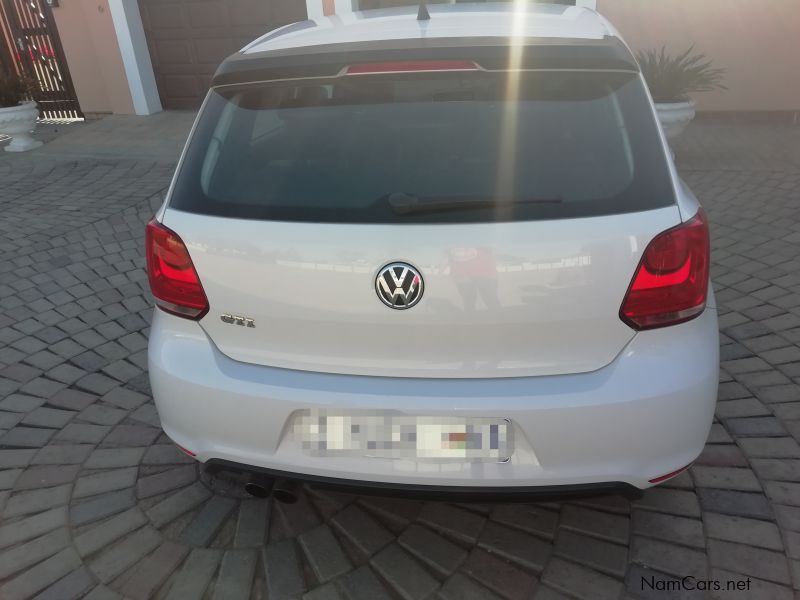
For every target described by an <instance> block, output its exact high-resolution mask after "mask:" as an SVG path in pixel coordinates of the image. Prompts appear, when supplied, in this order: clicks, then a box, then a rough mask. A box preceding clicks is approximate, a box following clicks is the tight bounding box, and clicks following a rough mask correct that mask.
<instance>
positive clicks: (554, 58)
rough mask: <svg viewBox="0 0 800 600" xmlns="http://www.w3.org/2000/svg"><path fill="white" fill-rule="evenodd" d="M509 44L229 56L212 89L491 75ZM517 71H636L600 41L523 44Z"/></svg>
mask: <svg viewBox="0 0 800 600" xmlns="http://www.w3.org/2000/svg"><path fill="white" fill-rule="evenodd" d="M511 50H512V46H511V45H509V38H496V37H478V38H434V39H425V40H421V39H419V38H411V39H402V40H378V41H373V42H357V43H347V44H323V45H319V46H305V47H301V48H289V49H285V50H271V51H268V52H255V53H247V54H242V53H239V54H234V55H233V56H231V57H229V58H227V59H226V60H225V61H224V62H223V63H222V64H221V65H220V67H219V69H217V72H216V74H215V75H214V79H213V83H212V85H214V86H218V85H231V84H240V83H249V82H254V81H269V80H275V79H292V78H304V77H335V76H336V75H338V74H339V73H340V72H341V70H342V69H343V68H344V67H346V66H348V65H351V64H357V63H359V62H381V61H391V60H423V59H432V58H433V59H466V60H475V61H476V62H478V63H479V64H480V65H481V66H482V67H484V68H486V69H490V70H496V69H505V68H508V65H509V60H510V54H511ZM519 68H522V69H598V70H599V69H617V70H628V71H638V70H639V67H638V65H637V63H636V60H635V59H634V57H633V55H632V54H631V53H630V51H629V50H628V48H627V47H626V46H625V45H624V44H622V42H620V40H619V39H618V38H613V37H606V38H603V39H602V40H585V39H561V38H559V39H549V38H528V39H526V40H525V46H524V49H523V51H522V56H521V60H520V63H519Z"/></svg>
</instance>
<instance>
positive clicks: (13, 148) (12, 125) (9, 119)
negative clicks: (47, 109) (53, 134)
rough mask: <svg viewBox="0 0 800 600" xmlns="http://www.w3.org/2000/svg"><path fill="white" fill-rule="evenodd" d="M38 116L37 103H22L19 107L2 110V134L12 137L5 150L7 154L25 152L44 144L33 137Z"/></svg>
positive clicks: (0, 115) (0, 122) (0, 116)
mask: <svg viewBox="0 0 800 600" xmlns="http://www.w3.org/2000/svg"><path fill="white" fill-rule="evenodd" d="M38 116H39V109H38V108H36V102H21V103H20V104H19V106H9V107H8V108H0V133H5V134H6V135H10V136H11V137H12V140H11V143H10V144H8V145H7V146H6V148H5V150H6V152H25V151H26V150H33V149H34V148H38V147H39V146H41V145H42V142H40V141H39V140H35V139H33V138H32V137H31V133H32V132H33V130H34V129H36V118H37V117H38Z"/></svg>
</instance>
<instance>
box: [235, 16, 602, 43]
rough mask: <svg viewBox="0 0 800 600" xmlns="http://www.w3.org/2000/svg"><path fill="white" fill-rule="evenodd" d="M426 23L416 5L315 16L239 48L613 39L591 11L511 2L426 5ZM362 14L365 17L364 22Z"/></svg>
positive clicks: (599, 18) (600, 20)
mask: <svg viewBox="0 0 800 600" xmlns="http://www.w3.org/2000/svg"><path fill="white" fill-rule="evenodd" d="M428 10H429V12H430V14H431V19H430V20H429V21H417V20H416V18H415V15H416V13H417V7H416V6H405V7H398V8H392V9H382V10H372V11H364V12H360V11H357V12H351V13H344V14H337V15H335V16H331V17H318V18H315V19H314V20H313V21H309V22H307V24H308V27H305V28H295V27H292V26H287V27H285V28H283V33H281V30H276V31H275V32H271V33H268V34H266V35H264V36H262V37H261V38H259V39H257V40H255V41H254V42H252V43H251V44H248V45H247V46H246V47H245V48H243V49H242V52H244V53H245V54H253V53H256V52H266V51H270V50H286V49H289V48H301V47H309V46H319V45H323V44H337V43H344V42H370V41H375V40H402V39H409V38H418V37H425V38H461V37H510V36H515V35H524V36H525V37H532V38H563V39H594V40H597V39H602V38H603V37H604V36H607V35H613V33H612V28H611V27H610V25H609V24H608V22H607V21H606V20H605V19H604V18H603V17H601V16H600V15H598V14H597V13H596V12H594V11H593V10H589V9H587V8H581V7H577V6H563V5H558V4H552V5H548V4H535V3H530V4H525V5H520V6H516V5H514V4H511V3H488V4H455V5H446V4H445V5H437V4H431V5H429V6H428ZM367 15H369V16H368V17H367Z"/></svg>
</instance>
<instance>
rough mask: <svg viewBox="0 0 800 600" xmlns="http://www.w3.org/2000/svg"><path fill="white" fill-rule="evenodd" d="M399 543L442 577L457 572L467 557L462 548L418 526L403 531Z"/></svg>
mask: <svg viewBox="0 0 800 600" xmlns="http://www.w3.org/2000/svg"><path fill="white" fill-rule="evenodd" d="M397 543H398V544H400V545H401V546H402V547H403V548H404V549H405V550H407V551H408V552H409V553H410V554H412V555H414V556H415V557H416V558H417V559H418V560H420V561H421V562H423V563H425V564H426V565H428V567H429V568H431V569H433V570H434V571H436V572H438V573H439V574H440V575H441V576H447V575H450V574H452V573H453V572H455V570H456V569H457V568H458V566H459V565H460V564H461V563H462V562H463V561H464V559H465V558H466V557H467V552H466V550H464V549H463V548H461V547H460V546H457V545H456V544H454V543H452V542H450V541H449V540H447V539H445V538H443V537H441V536H440V535H437V534H435V533H433V532H432V531H431V530H429V529H426V528H425V527H422V526H420V525H416V524H414V525H411V526H410V527H408V528H407V529H406V530H405V531H403V533H402V534H401V535H400V537H399V538H398V539H397Z"/></svg>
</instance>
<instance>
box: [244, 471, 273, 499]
mask: <svg viewBox="0 0 800 600" xmlns="http://www.w3.org/2000/svg"><path fill="white" fill-rule="evenodd" d="M274 485H275V482H274V481H273V480H272V479H270V478H268V477H259V476H255V477H253V478H252V479H251V480H250V481H248V482H247V483H245V484H244V491H245V492H247V493H248V494H250V495H251V496H253V497H254V498H268V497H269V495H270V492H271V491H272V488H273V487H274Z"/></svg>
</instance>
